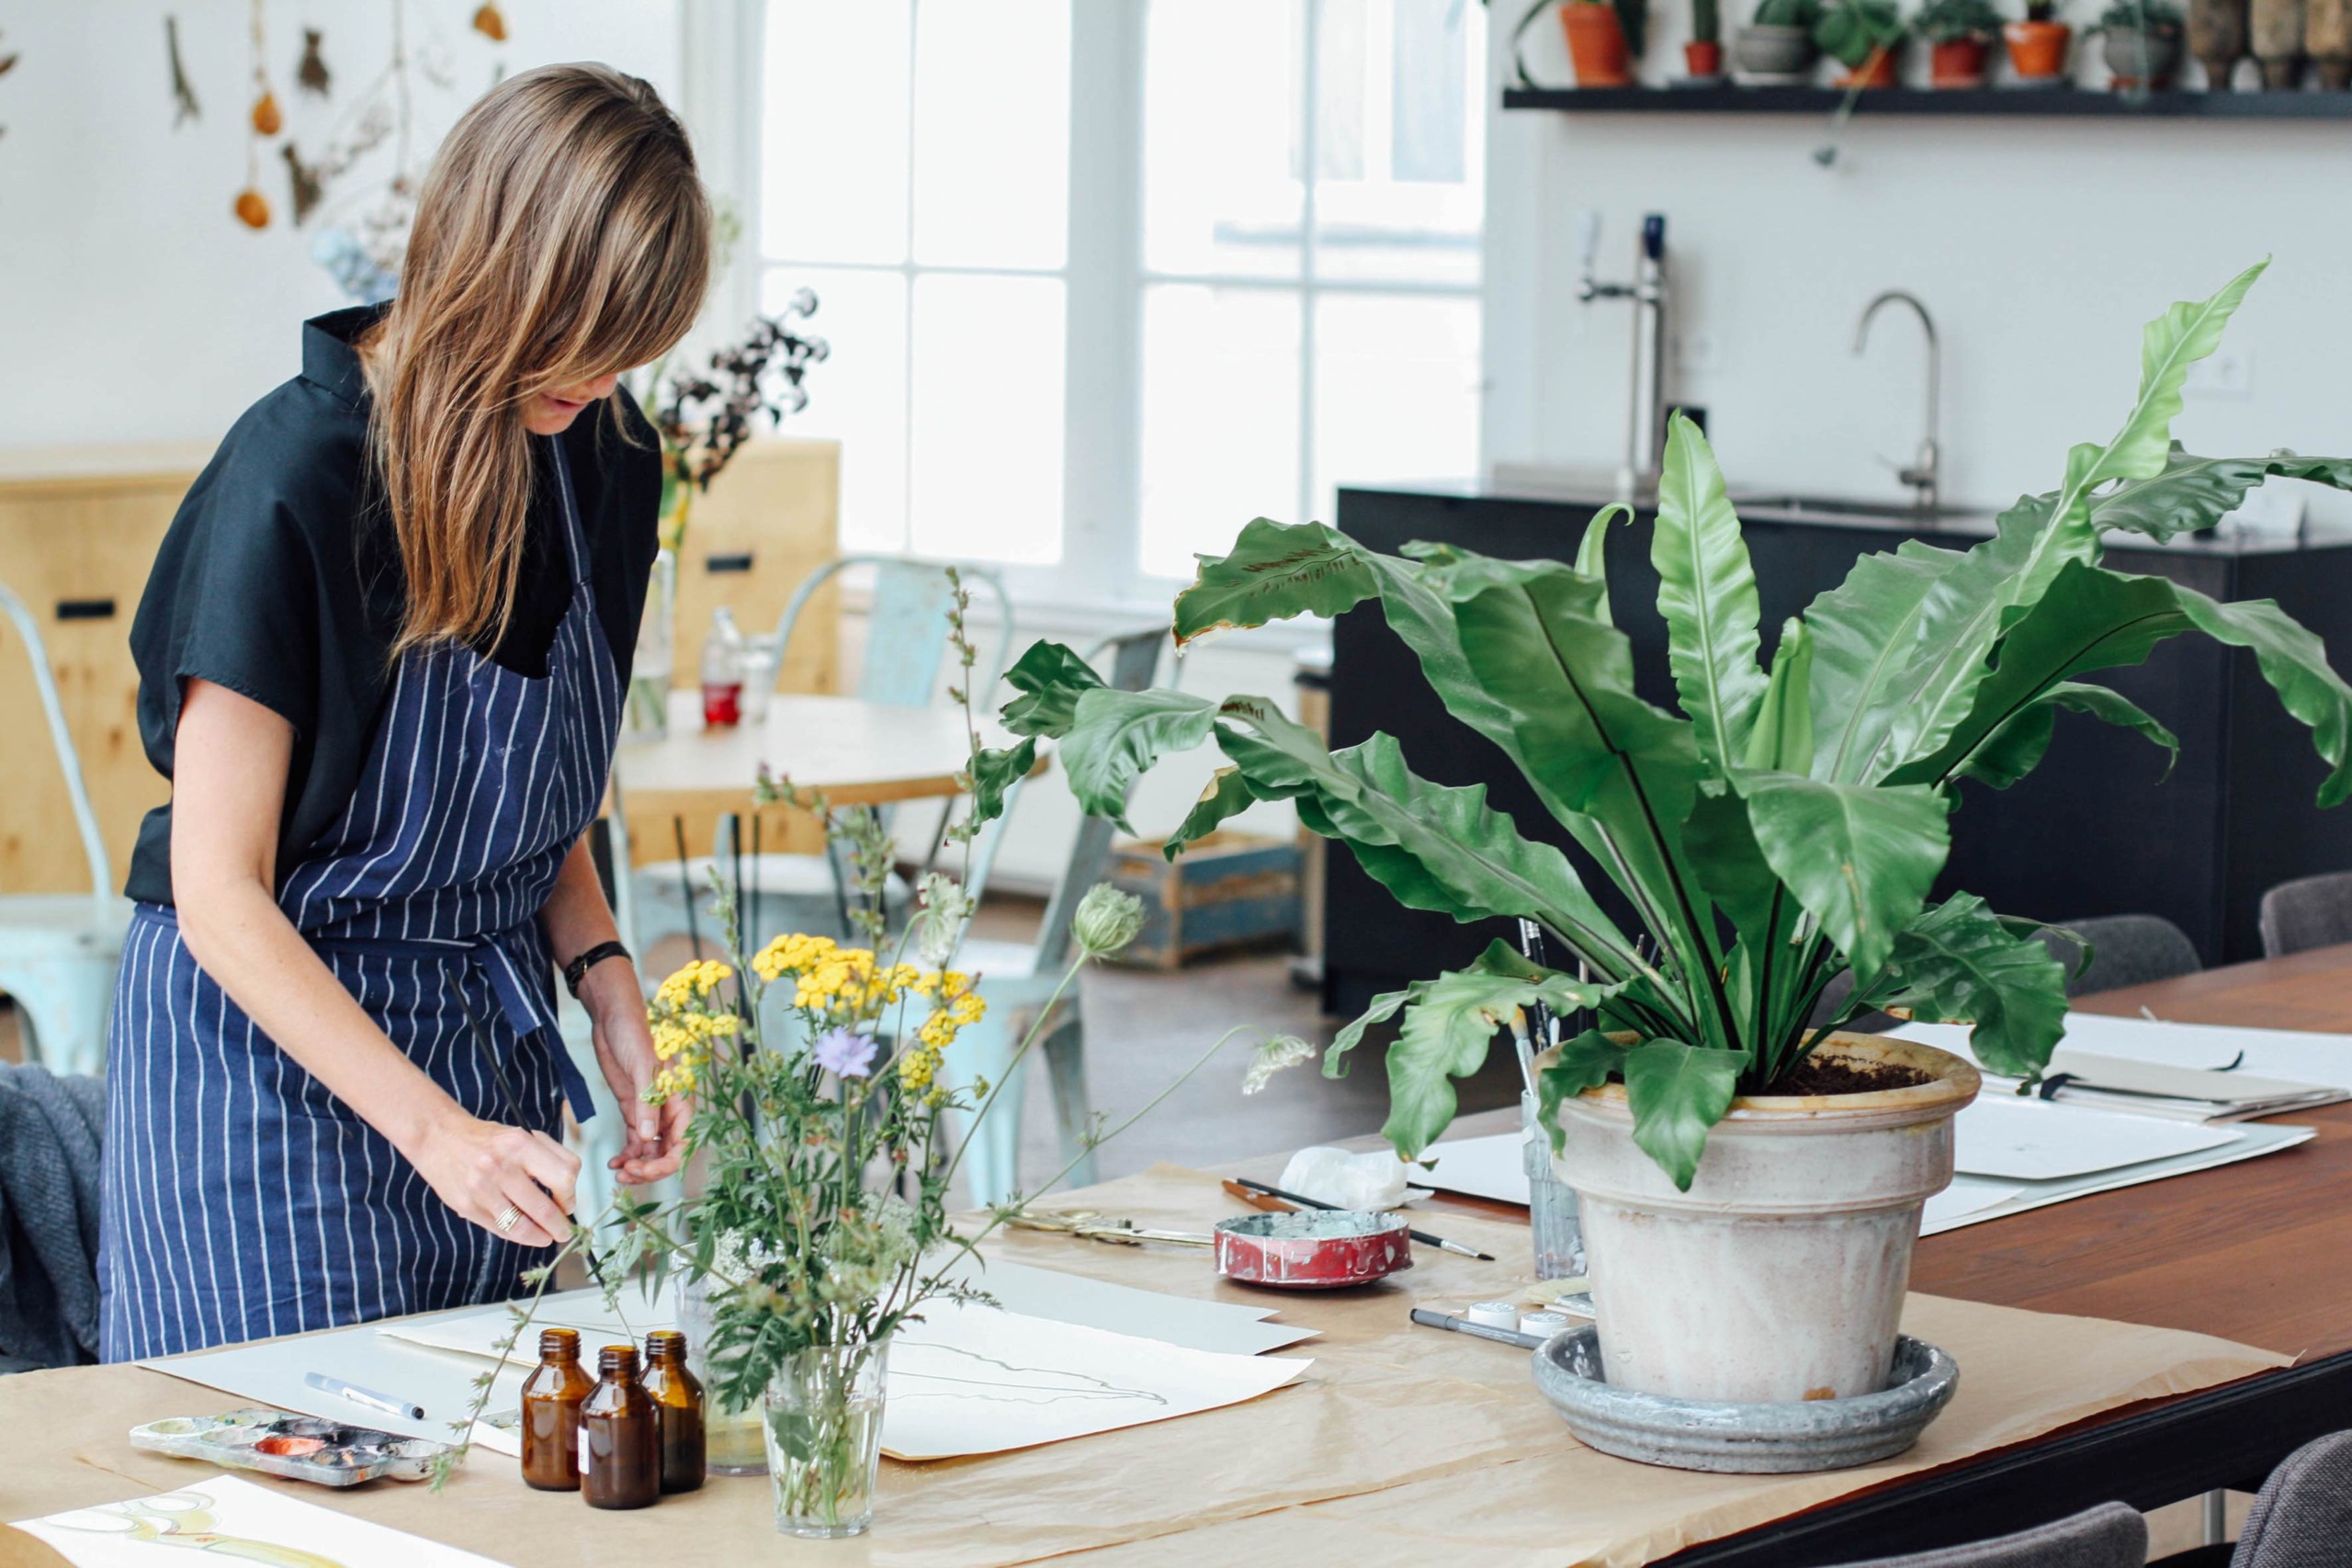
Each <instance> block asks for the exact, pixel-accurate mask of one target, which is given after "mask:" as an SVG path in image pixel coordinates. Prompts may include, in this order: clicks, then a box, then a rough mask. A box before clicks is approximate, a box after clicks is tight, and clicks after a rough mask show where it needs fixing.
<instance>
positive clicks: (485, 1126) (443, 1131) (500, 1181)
mask: <svg viewBox="0 0 2352 1568" xmlns="http://www.w3.org/2000/svg"><path fill="white" fill-rule="evenodd" d="M401 1152H402V1153H403V1154H405V1155H407V1156H408V1160H409V1163H410V1164H411V1165H413V1166H415V1167H416V1168H417V1170H418V1172H419V1173H420V1174H421V1175H423V1176H424V1179H425V1182H426V1183H427V1184H428V1185H429V1186H431V1187H432V1189H433V1190H434V1193H435V1196H437V1197H438V1198H439V1199H440V1200H441V1201H443V1202H444V1203H447V1204H448V1205H449V1207H450V1208H452V1209H455V1210H456V1211H457V1212H458V1214H459V1215H460V1216H461V1217H463V1218H464V1219H466V1220H469V1221H470V1222H471V1223H473V1224H478V1225H480V1226H481V1228H482V1229H484V1230H486V1231H489V1232H490V1233H491V1234H492V1235H501V1236H503V1237H505V1238H506V1239H507V1240H508V1241H511V1242H514V1243H515V1244H516V1245H517V1246H519V1247H549V1246H552V1245H554V1244H555V1243H557V1242H560V1241H561V1240H563V1239H564V1238H565V1237H566V1236H568V1235H571V1202H572V1190H573V1187H574V1185H575V1184H576V1183H577V1182H578V1181H579V1179H580V1156H578V1155H575V1154H573V1153H572V1152H571V1150H570V1149H567V1148H565V1147H564V1146H563V1145H561V1144H559V1143H557V1142H556V1141H555V1140H554V1139H553V1138H550V1137H548V1135H547V1134H545V1133H535V1132H529V1131H526V1129H524V1128H521V1127H508V1126H504V1125H503V1124H501V1123H499V1122H485V1121H483V1120H482V1119H481V1117H479V1116H469V1115H468V1114H467V1113H466V1112H465V1111H461V1110H459V1109H458V1106H457V1104H456V1102H455V1101H451V1102H450V1106H449V1110H448V1112H447V1114H445V1115H443V1116H441V1117H438V1118H436V1119H435V1121H434V1122H431V1123H430V1124H429V1125H428V1126H427V1128H426V1130H425V1133H424V1136H423V1137H422V1138H420V1139H419V1140H417V1144H416V1147H415V1148H414V1149H413V1150H406V1149H404V1150H402V1151H401ZM509 1208H512V1209H513V1210H514V1211H515V1213H516V1214H517V1215H519V1216H520V1217H519V1218H518V1219H516V1220H515V1223H514V1224H511V1225H508V1226H507V1227H506V1228H504V1229H503V1230H502V1229H500V1228H499V1224H498V1222H499V1219H500V1218H501V1216H503V1214H504V1213H505V1212H506V1211H507V1210H508V1209H509Z"/></svg>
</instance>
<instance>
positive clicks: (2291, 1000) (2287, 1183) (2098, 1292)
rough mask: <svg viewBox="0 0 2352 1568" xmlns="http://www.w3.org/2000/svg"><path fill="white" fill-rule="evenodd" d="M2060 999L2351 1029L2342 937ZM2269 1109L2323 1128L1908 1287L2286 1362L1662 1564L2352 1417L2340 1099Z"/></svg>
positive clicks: (2023, 1219)
mask: <svg viewBox="0 0 2352 1568" xmlns="http://www.w3.org/2000/svg"><path fill="white" fill-rule="evenodd" d="M2074 1005H2075V1007H2076V1008H2079V1009H2080V1010H2083V1011H2085V1012H2100V1013H2112V1014H2118V1015H2121V1016H2125V1017H2138V1016H2141V1010H2142V1009H2143V1008H2145V1009H2146V1010H2148V1012H2150V1013H2153V1014H2154V1015H2155V1016H2156V1017H2158V1018H2160V1019H2164V1020H2165V1021H2170V1022H2176V1023H2222V1024H2245V1025H2250V1026H2253V1027H2256V1028H2265V1029H2304V1030H2316V1031H2321V1032H2330V1033H2346V1034H2352V945H2347V946H2343V947H2329V948H2320V949H2315V950H2313V951H2312V952H2309V953H2297V954H2295V955H2294V956H2292V957H2289V958H2276V959H2268V960H2265V961H2262V962H2259V963H2254V964H2233V965H2231V966H2230V967H2228V968H2224V969H2211V970H2207V971H2206V972H2204V973H2203V974H2200V975H2193V976H2185V977H2183V978H2180V979H2177V980H2164V981H2159V982H2157V983H2155V984H2154V985H2147V986H2135V987H2131V988H2130V989H2128V990H2120V991H2109V992H2105V993H2103V994H2101V995H2098V996H2090V997H2080V998H2075V1003H2074ZM2346 1050H2347V1051H2352V1042H2347V1043H2346ZM2278 1121H2280V1122H2291V1123H2294V1124H2298V1125H2303V1126H2310V1127H2315V1128H2317V1129H2318V1132H2319V1135H2318V1137H2316V1138H2314V1139H2313V1140H2312V1142H2310V1143H2308V1144H2304V1145H2301V1146H2299V1147H2296V1148H2291V1149H2288V1150H2285V1151H2284V1152H2282V1153H2279V1154H2276V1155H2266V1156H2263V1157H2261V1158H2259V1159H2251V1160H2245V1161H2243V1162H2241V1163H2239V1164H2236V1165H2228V1166H2222V1167H2220V1168H2216V1169H2212V1170H2202V1171H2197V1172H2194V1173H2192V1174H2190V1175H2187V1176H2177V1177H2169V1178H2166V1179H2164V1180H2161V1181H2153V1182H2149V1183H2146V1184H2145V1185H2143V1186H2138V1187H2126V1188H2121V1189H2119V1190H2115V1191H2112V1192H2100V1193H2095V1194H2093V1195H2092V1196H2090V1197H2086V1198H2076V1199H2072V1200H2070V1201H2066V1202H2064V1203H2058V1204H2053V1205H2052V1206H2051V1207H2049V1208H2046V1209H2034V1210H2030V1211H2029V1212H2027V1213H2022V1214H2013V1215H2011V1216H2009V1217H2007V1218H2006V1219H1999V1220H1991V1221H1987V1222H1985V1224H1975V1225H1969V1226H1965V1227H1963V1228H1962V1229H1960V1230H1956V1231H1946V1232H1944V1233H1943V1234H1942V1235H1933V1236H1928V1237H1926V1238H1925V1239H1923V1240H1922V1241H1921V1242H1920V1243H1919V1249H1918V1253H1917V1258H1916V1260H1915V1261H1914V1262H1913V1264H1912V1269H1911V1283H1912V1285H1913V1286H1914V1287H1915V1288H1916V1289H1917V1290H1920V1291H1924V1292H1929V1293H1931V1294H1935V1295H1940V1296H1957V1297H1961V1298H1962V1299H1965V1300H1969V1301H1978V1302H1988V1303H1993V1304H1996V1305H1999V1306H2012V1307H2025V1308H2028V1309H2030V1310H2032V1311H2035V1312H2054V1313H2070V1314H2079V1315H2081V1316H2085V1317H2103V1318H2111V1319H2117V1320H2120V1321H2122V1322H2126V1323H2144V1324H2152V1325H2157V1326H2160V1327H2167V1328H2185V1329H2190V1330H2194V1331H2195V1332H2198V1333H2200V1334H2214V1335H2220V1336H2222V1337H2224V1338H2229V1339H2234V1340H2238V1341H2240V1342H2242V1343H2245V1344H2249V1345H2257V1346H2260V1347H2262V1348H2266V1349H2271V1350H2282V1351H2288V1352H2291V1353H2294V1354H2296V1355H2297V1356H2298V1357H2299V1358H2300V1359H2299V1360H2298V1362H2297V1364H2296V1365H2295V1366H2293V1367H2290V1368H2288V1369H2286V1370H2284V1371H2276V1372H2267V1373H2265V1374H2263V1375H2261V1376H2259V1377H2254V1378H2248V1379H2245V1381H2243V1382H2236V1383H2231V1384H2228V1385H2225V1386H2223V1387H2221V1388H2216V1389H2210V1390H2207V1391H2206V1392H2204V1393H2195V1394H2188V1395H2185V1396H2183V1397H2181V1398H2178V1399H2171V1400H2165V1401H2161V1402H2157V1403H2154V1404H2143V1405H2140V1406H2137V1407H2135V1408H2133V1409H2130V1410H2125V1411H2120V1412H2117V1413H2115V1414H2113V1415H2110V1416H2102V1417H2100V1418H2098V1419H2097V1420H2093V1421H2087V1422H2084V1423H2082V1424H2081V1425H2079V1426H2077V1427H2071V1428H2068V1429H2067V1430H2065V1431H2063V1432H2059V1433H2056V1434H2054V1435H2052V1436H2051V1437H2048V1438H2041V1439H2040V1440H2038V1441H2035V1442H2032V1443H2027V1444H2021V1445H2019V1446H2018V1447H2017V1448H2014V1449H2009V1450H2003V1451H2002V1452H1999V1453H1996V1454H1994V1455H1991V1456H1989V1457H1987V1458H1984V1459H1980V1460H1976V1461H1972V1462H1970V1463H1968V1464H1964V1465H1959V1466H1955V1467H1953V1468H1952V1469H1951V1470H1947V1471H1943V1472H1937V1473H1935V1474H1932V1475H1929V1476H1927V1477H1925V1478H1920V1479H1914V1480H1910V1481H1907V1482H1904V1483H1898V1484H1896V1485H1893V1486H1889V1487H1885V1488H1883V1489H1881V1490H1878V1491H1874V1492H1866V1493H1861V1494H1859V1495H1855V1496H1852V1497H1849V1498H1845V1499H1842V1500H1841V1501H1839V1502H1838V1503H1835V1504H1832V1505H1830V1506H1827V1507H1825V1508H1821V1509H1818V1510H1816V1511H1815V1512H1813V1513H1810V1514H1804V1515H1800V1516H1798V1517H1794V1518H1790V1519H1783V1520H1781V1521H1779V1522H1777V1523H1775V1524H1772V1525H1769V1526H1766V1527H1764V1528H1762V1529H1754V1530H1750V1531H1747V1532H1746V1533H1745V1534H1742V1535H1737V1536H1731V1537H1726V1538H1725V1539H1724V1540H1719V1541H1713V1542H1710V1543H1708V1544H1707V1545H1705V1546H1702V1547H1694V1548H1692V1549H1691V1550H1690V1551H1683V1552H1680V1553H1679V1554H1678V1555H1676V1556H1674V1557H1672V1558H1669V1559H1668V1560H1667V1562H1668V1563H1670V1564H1672V1565H1673V1568H1698V1565H1700V1564H1705V1565H1707V1568H1722V1565H1727V1564H1736V1565H1737V1568H1815V1565H1817V1564H1821V1563H1826V1562H1849V1561H1853V1560H1856V1559H1860V1558H1870V1557H1879V1556H1883V1555H1886V1554H1888V1553H1891V1552H1897V1551H1924V1550H1927V1549H1929V1548H1933V1547H1939V1546H1951V1545H1957V1544H1960V1543H1962V1542H1965V1541H1973V1540H1983V1539H1985V1537H1987V1536H1992V1535H1998V1534H2001V1533H2002V1532H2004V1531H2007V1530H2014V1529H2024V1528H2026V1527H2027V1526H2029V1525H2033V1524H2037V1523H2041V1522H2043V1521H2046V1520H2050V1519H2055V1518H2061V1517H2064V1516H2066V1515H2068V1514H2072V1513H2075V1512H2078V1511H2080V1510H2081V1509H2084V1508H2086V1507H2089V1506H2092V1505H2093V1504H2096V1503H2100V1502H2104V1501H2107V1500H2109V1499H2110V1498H2112V1499H2115V1500H2118V1501H2120V1502H2124V1503H2129V1504H2131V1506H2133V1507H2137V1508H2143V1509H2144V1508H2156V1507H2161V1506H2164V1505H2165V1504H2167V1503H2174V1502H2178V1501H2179V1500H2181V1499H2182V1498H2184V1497H2191V1496H2195V1495H2199V1494H2200V1493H2203V1492H2206V1491H2210V1490H2212V1489H2214V1488H2217V1487H2230V1488H2233V1489H2236V1490H2243V1491H2251V1490H2253V1489H2255V1488H2256V1487H2257V1486H2259V1485H2260V1484H2261V1482H2262V1478H2263V1477H2264V1476H2265V1475H2266V1474H2267V1473H2268V1472H2269V1471H2270V1469H2271V1467H2272V1466H2274V1465H2276V1464H2277V1463H2278V1461H2280V1460H2282V1459H2284V1458H2285V1457H2286V1456H2287V1455H2288V1454H2289V1453H2290V1452H2291V1451H2292V1450H2295V1449H2297V1448H2299V1447H2301V1445H2302V1444H2304V1443H2306V1442H2308V1441H2310V1440H2311V1439H2312V1438H2316V1437H2319V1436H2321V1435H2322V1434H2323V1433H2326V1432H2333V1431H2339V1430H2342V1429H2344V1428H2345V1427H2352V1104H2341V1105H2329V1106H2323V1107H2321V1108H2320V1109H2318V1110H2316V1111H2292V1112H2290V1113H2287V1114H2285V1115H2282V1116H2280V1117H2278ZM1518 1124H1519V1112H1518V1111H1517V1110H1516V1109H1513V1110H1510V1111H1486V1112H1481V1113H1480V1114H1478V1115H1476V1116H1465V1117H1464V1118H1462V1119H1461V1120H1460V1121H1458V1122H1455V1123H1454V1126H1453V1130H1452V1132H1451V1133H1450V1134H1449V1135H1450V1136H1455V1137H1461V1136H1469V1135H1475V1134H1481V1133H1497V1132H1507V1131H1510V1130H1511V1129H1513V1128H1515V1127H1516V1126H1517V1125H1518ZM1368 1142H1372V1143H1376V1142H1377V1140H1370V1141H1368ZM1267 1179H1269V1180H1271V1179H1272V1178H1271V1177H1269V1178H1267ZM1435 1201H1436V1202H1437V1203H1439V1204H1441V1205H1443V1204H1459V1205H1460V1206H1462V1207H1464V1208H1467V1209H1472V1210H1487V1209H1491V1208H1493V1207H1496V1206H1495V1205H1486V1204H1480V1203H1477V1202H1475V1201H1468V1200H1459V1199H1443V1198H1441V1199H1439V1200H1435ZM1441 1228H1442V1227H1441ZM1963 1375H1964V1373H1963Z"/></svg>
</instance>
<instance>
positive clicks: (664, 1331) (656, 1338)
mask: <svg viewBox="0 0 2352 1568" xmlns="http://www.w3.org/2000/svg"><path fill="white" fill-rule="evenodd" d="M685 1353H686V1337H685V1336H684V1335H683V1334H681V1333H679V1332H678V1331H677V1330H676V1329H674V1328H657V1329H655V1330H654V1331H653V1332H652V1333H650V1334H649V1335H647V1336H646V1337H645V1354H646V1357H647V1359H650V1360H656V1361H658V1360H661V1359H662V1358H663V1357H665V1356H683V1355H684V1354H685Z"/></svg>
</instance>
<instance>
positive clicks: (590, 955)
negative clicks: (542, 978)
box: [563, 942, 629, 1000]
mask: <svg viewBox="0 0 2352 1568" xmlns="http://www.w3.org/2000/svg"><path fill="white" fill-rule="evenodd" d="M628 955H629V952H628V948H626V947H623V946H622V945H621V944H620V943H619V942H598V943H597V944H596V945H595V946H594V947H592V948H590V949H588V951H587V952H585V953H581V954H580V955H579V956H578V957H576V958H574V959H573V960H572V961H571V963H569V964H565V965H564V966H563V986H564V989H566V990H568V991H570V992H571V995H572V997H573V998H574V999H575V1000H576V999H577V998H579V996H580V982H581V981H582V980H583V979H585V978H586V977H587V975H588V971H589V970H591V969H593V968H594V967H595V966H596V965H597V964H602V963H603V962H604V961H605V959H607V958H627V957H628Z"/></svg>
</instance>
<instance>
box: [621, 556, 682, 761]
mask: <svg viewBox="0 0 2352 1568" xmlns="http://www.w3.org/2000/svg"><path fill="white" fill-rule="evenodd" d="M677 666H678V558H677V556H676V555H675V554H674V553H673V552H672V551H670V550H669V549H667V548H663V549H661V550H657V551H656V552H654V556H653V576H652V580H651V581H650V582H648V583H647V585H646V590H645V615H644V618H643V619H642V620H640V621H639V623H638V627H637V652H636V654H635V656H634V657H632V658H631V659H630V660H629V670H628V698H627V700H626V701H625V702H624V703H623V704H622V707H621V739H622V741H623V742H624V743H626V742H628V741H631V740H659V739H662V737H664V736H666V735H668V734H669V733H670V679H671V676H672V674H673V671H676V669H677Z"/></svg>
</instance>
